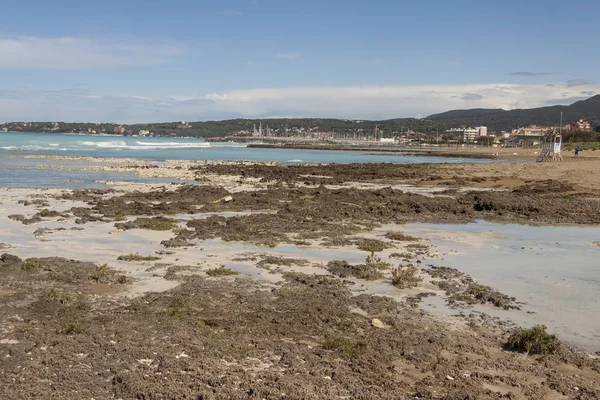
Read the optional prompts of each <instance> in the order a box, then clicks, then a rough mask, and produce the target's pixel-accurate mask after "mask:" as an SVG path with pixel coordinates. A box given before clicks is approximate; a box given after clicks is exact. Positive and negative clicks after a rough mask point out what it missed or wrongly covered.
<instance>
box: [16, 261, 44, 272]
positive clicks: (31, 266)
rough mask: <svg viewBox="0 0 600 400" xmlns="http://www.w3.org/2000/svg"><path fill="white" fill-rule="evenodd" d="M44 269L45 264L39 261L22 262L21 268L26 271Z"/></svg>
mask: <svg viewBox="0 0 600 400" xmlns="http://www.w3.org/2000/svg"><path fill="white" fill-rule="evenodd" d="M42 269H44V264H42V263H41V262H39V261H25V262H24V263H23V264H21V270H23V271H26V272H40V271H41V270H42Z"/></svg>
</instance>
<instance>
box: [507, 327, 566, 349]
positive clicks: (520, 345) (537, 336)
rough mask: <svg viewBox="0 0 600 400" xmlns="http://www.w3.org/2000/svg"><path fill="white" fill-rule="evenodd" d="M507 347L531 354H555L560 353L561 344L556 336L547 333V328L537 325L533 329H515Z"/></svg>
mask: <svg viewBox="0 0 600 400" xmlns="http://www.w3.org/2000/svg"><path fill="white" fill-rule="evenodd" d="M506 347H507V348H508V349H510V350H515V351H520V352H523V353H529V354H555V353H557V352H558V351H560V348H561V343H560V340H558V338H557V337H556V335H552V334H549V333H547V332H546V326H544V325H536V326H534V327H533V328H531V329H523V328H518V329H515V330H514V331H513V333H512V334H511V335H510V337H509V338H508V341H507V343H506Z"/></svg>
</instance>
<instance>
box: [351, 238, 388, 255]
mask: <svg viewBox="0 0 600 400" xmlns="http://www.w3.org/2000/svg"><path fill="white" fill-rule="evenodd" d="M356 244H357V247H358V249H359V250H364V251H368V252H369V253H374V252H379V251H383V250H385V249H389V248H390V247H392V246H390V245H389V244H387V243H386V242H384V241H382V240H378V239H359V240H357V241H356Z"/></svg>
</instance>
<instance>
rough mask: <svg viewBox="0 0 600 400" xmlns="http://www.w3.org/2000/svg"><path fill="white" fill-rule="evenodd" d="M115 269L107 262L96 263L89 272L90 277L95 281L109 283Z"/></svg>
mask: <svg viewBox="0 0 600 400" xmlns="http://www.w3.org/2000/svg"><path fill="white" fill-rule="evenodd" d="M114 275H115V271H113V270H112V269H110V268H109V266H108V264H102V265H96V266H95V267H94V269H93V270H92V272H91V273H90V278H91V279H92V280H93V281H95V282H97V283H109V282H110V280H111V278H112V277H113V276H114Z"/></svg>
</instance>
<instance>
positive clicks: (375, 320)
mask: <svg viewBox="0 0 600 400" xmlns="http://www.w3.org/2000/svg"><path fill="white" fill-rule="evenodd" d="M371 325H373V326H374V327H375V328H381V329H383V328H385V324H384V323H383V322H381V320H380V319H378V318H373V319H372V320H371Z"/></svg>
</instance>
